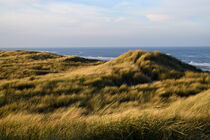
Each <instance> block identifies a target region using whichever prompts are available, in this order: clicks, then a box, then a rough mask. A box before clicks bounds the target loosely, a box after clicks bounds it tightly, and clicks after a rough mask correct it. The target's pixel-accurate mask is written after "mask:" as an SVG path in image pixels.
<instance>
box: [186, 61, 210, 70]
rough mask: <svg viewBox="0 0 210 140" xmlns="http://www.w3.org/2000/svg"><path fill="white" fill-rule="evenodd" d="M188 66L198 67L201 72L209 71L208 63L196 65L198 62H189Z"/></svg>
mask: <svg viewBox="0 0 210 140" xmlns="http://www.w3.org/2000/svg"><path fill="white" fill-rule="evenodd" d="M189 64H190V65H194V66H196V67H199V68H201V69H202V70H205V71H210V63H198V62H194V61H190V62H189Z"/></svg>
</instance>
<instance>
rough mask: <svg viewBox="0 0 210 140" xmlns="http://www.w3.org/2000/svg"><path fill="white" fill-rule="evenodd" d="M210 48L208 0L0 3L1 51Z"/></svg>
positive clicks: (7, 0)
mask: <svg viewBox="0 0 210 140" xmlns="http://www.w3.org/2000/svg"><path fill="white" fill-rule="evenodd" d="M137 46H139V47H144V46H145V47H147V46H152V47H155V46H158V47H160V46H168V47H170V46H210V0H0V48H13V47H25V48H27V47H28V48H32V47H33V48H34V47H39V48H40V47H137Z"/></svg>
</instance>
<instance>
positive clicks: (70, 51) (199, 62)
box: [0, 47, 210, 71]
mask: <svg viewBox="0 0 210 140" xmlns="http://www.w3.org/2000/svg"><path fill="white" fill-rule="evenodd" d="M136 49H141V50H146V51H160V52H163V53H166V54H168V55H172V56H174V57H176V58H178V59H180V60H182V61H184V62H186V63H189V64H191V65H194V66H197V67H199V68H201V69H202V70H204V71H210V47H135V48H134V47H127V48H110V47H109V48H108V47H107V48H105V47H104V48H101V47H98V48H87V47H84V48H13V49H7V48H5V49H0V50H34V51H44V52H52V53H57V54H61V55H65V56H71V55H74V56H81V57H85V58H92V59H100V60H111V59H114V58H116V57H117V56H119V55H121V54H123V53H125V52H127V51H129V50H136Z"/></svg>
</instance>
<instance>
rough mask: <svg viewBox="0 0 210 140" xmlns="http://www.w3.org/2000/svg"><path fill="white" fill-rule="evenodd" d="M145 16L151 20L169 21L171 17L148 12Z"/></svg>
mask: <svg viewBox="0 0 210 140" xmlns="http://www.w3.org/2000/svg"><path fill="white" fill-rule="evenodd" d="M146 17H147V18H148V19H149V20H151V21H157V22H163V21H170V20H171V19H172V18H171V17H170V16H168V15H159V14H149V15H146Z"/></svg>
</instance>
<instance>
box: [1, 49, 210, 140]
mask: <svg viewBox="0 0 210 140" xmlns="http://www.w3.org/2000/svg"><path fill="white" fill-rule="evenodd" d="M0 66H1V67H0V79H1V80H0V134H1V135H0V139H22V140H28V139H40V140H43V139H46V140H51V139H56V140H57V139H75V140H78V139H85V140H86V139H90V140H92V139H95V140H98V139H113V140H115V139H125V140H127V139H129V140H135V139H136V140H137V139H145V140H150V139H151V140H153V139H161V140H162V139H163V140H167V139H174V140H177V139H192V140H193V139H204V140H205V139H206V140H208V139H210V74H209V73H206V72H202V71H201V70H199V69H197V68H195V67H193V66H191V65H188V64H186V63H183V62H181V61H179V60H177V59H176V58H173V57H171V56H168V55H165V54H162V53H160V52H145V51H141V50H136V51H130V52H128V53H126V54H123V55H121V56H119V57H118V58H116V59H115V60H112V61H108V62H104V61H98V60H89V59H85V58H80V57H76V56H74V57H73V56H71V57H70V56H68V57H65V56H60V55H56V54H51V53H44V52H33V51H0Z"/></svg>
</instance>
